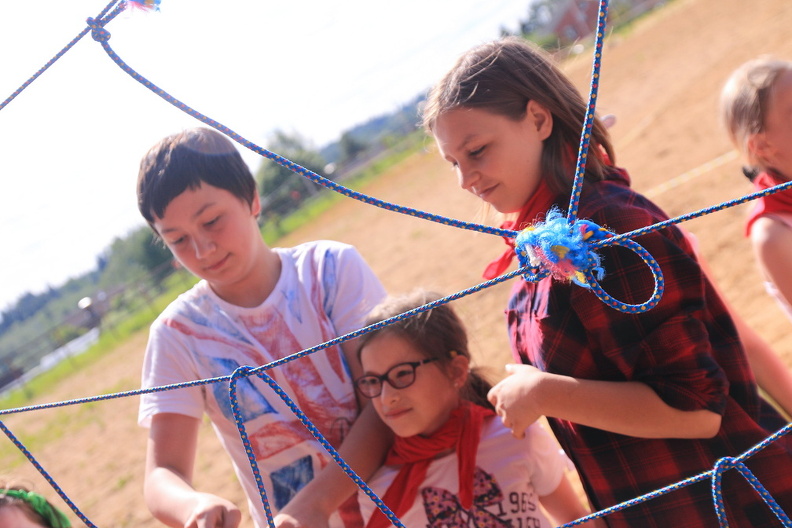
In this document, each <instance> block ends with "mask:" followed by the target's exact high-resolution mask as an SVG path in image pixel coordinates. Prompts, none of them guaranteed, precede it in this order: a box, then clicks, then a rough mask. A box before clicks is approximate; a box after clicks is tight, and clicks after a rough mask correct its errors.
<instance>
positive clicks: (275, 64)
mask: <svg viewBox="0 0 792 528" xmlns="http://www.w3.org/2000/svg"><path fill="white" fill-rule="evenodd" d="M528 4H529V0H435V1H429V2H427V1H425V0H420V1H419V0H400V1H399V2H390V1H388V2H386V1H380V0H344V1H343V2H332V3H331V2H326V1H320V0H304V1H299V0H290V1H288V2H269V1H265V0H223V1H222V2H218V1H217V0H213V1H211V2H210V1H208V0H162V4H161V10H160V12H154V13H145V12H141V11H137V10H136V11H132V12H126V13H123V14H121V15H120V16H119V17H118V18H116V19H115V20H113V21H111V22H110V23H109V24H108V26H107V29H108V30H109V31H110V33H111V35H112V36H111V39H110V41H109V42H110V45H111V46H112V47H113V49H114V50H115V51H116V53H118V55H120V56H121V58H122V59H124V60H125V61H126V62H127V63H129V64H130V66H132V67H133V68H135V69H136V70H137V71H138V72H139V73H141V74H142V75H144V76H145V77H147V78H148V79H149V80H151V81H152V82H153V83H155V84H157V85H158V86H160V87H161V88H163V89H165V90H166V91H168V92H169V93H171V94H172V95H173V96H175V97H176V98H179V99H181V100H182V101H183V102H185V103H186V104H188V105H190V106H192V107H193V108H195V109H196V110H198V111H200V112H202V113H204V114H206V115H208V116H209V117H212V118H214V119H216V120H217V121H219V122H221V123H223V124H225V125H226V126H228V127H229V128H231V129H233V130H235V131H236V132H238V133H239V134H241V135H242V136H244V137H246V138H248V139H249V140H251V141H253V142H255V143H258V144H259V145H262V146H264V145H266V142H267V137H268V136H269V134H271V132H272V131H273V130H276V129H281V130H285V131H288V132H297V133H299V134H301V135H302V136H303V137H305V138H306V139H308V140H309V141H311V142H312V143H313V144H314V145H315V146H317V147H321V146H323V145H325V144H326V143H328V142H331V141H333V140H336V139H337V138H338V137H339V135H340V134H341V133H342V132H343V131H344V130H346V129H348V128H350V127H352V126H354V125H356V124H359V123H362V122H364V121H366V120H368V119H369V118H370V117H374V116H376V115H380V114H382V113H385V112H390V111H392V110H395V109H396V108H398V107H399V106H400V105H402V104H403V103H405V102H407V101H409V100H411V99H412V98H413V97H414V96H416V95H418V94H419V93H420V92H422V91H424V90H425V89H426V88H428V87H429V86H430V85H431V84H432V83H433V82H434V81H435V80H436V79H437V78H438V77H439V76H440V75H441V74H442V73H443V72H444V71H445V69H446V68H447V67H448V66H450V64H451V62H452V61H453V60H454V58H455V57H456V56H457V55H458V54H459V53H461V52H462V51H464V50H465V49H467V48H468V47H470V46H472V45H474V44H477V43H479V42H482V41H485V40H489V39H491V38H496V37H497V36H498V31H499V28H500V27H507V28H511V29H513V28H516V27H517V23H518V21H519V19H520V18H523V17H524V16H525V15H526V13H527V11H528ZM105 5H106V2H104V1H103V0H70V1H68V2H64V1H61V0H57V1H56V0H44V1H43V2H23V1H16V2H8V3H7V4H6V5H4V6H3V16H2V17H0V50H2V51H0V71H1V72H2V76H0V100H4V99H5V98H6V97H8V96H9V95H10V94H11V93H12V92H13V91H14V90H15V89H16V88H17V87H19V86H20V85H21V84H22V83H23V82H24V81H25V80H26V79H28V78H29V77H30V76H31V75H32V74H33V73H34V72H35V71H36V70H38V69H39V68H40V67H41V66H43V65H44V64H45V63H46V62H47V61H48V60H49V59H50V58H52V57H53V56H54V55H55V53H56V52H57V51H59V50H60V49H61V48H62V47H64V46H65V45H66V44H67V43H68V42H69V41H70V40H71V39H72V38H74V37H75V36H76V35H77V34H78V33H79V32H80V31H81V30H82V29H83V28H84V27H85V19H86V18H87V17H92V16H95V15H97V14H98V13H99V12H100V11H101V10H102V9H103V8H104V6H105ZM199 124H200V123H199V122H198V121H196V120H195V119H193V118H191V117H189V116H187V115H186V114H183V113H182V112H180V111H179V110H177V109H175V108H174V107H172V106H170V105H169V104H167V103H166V102H164V101H163V100H161V99H160V98H158V97H157V96H155V95H154V94H153V93H151V92H149V91H148V90H146V89H145V88H143V87H142V86H141V85H139V84H138V83H136V82H135V81H133V80H132V79H131V78H130V77H128V76H127V75H126V74H125V73H124V72H122V70H121V69H120V68H118V66H116V65H115V64H114V63H113V62H112V61H111V60H110V58H109V57H107V55H106V54H105V53H104V51H103V50H102V48H101V46H100V45H99V44H98V43H97V42H94V41H93V40H92V39H91V38H90V35H89V36H86V37H85V38H83V39H82V40H81V41H80V42H79V43H78V44H77V45H76V46H75V47H74V48H73V49H72V50H71V51H70V52H69V53H67V54H66V55H64V56H63V57H62V58H61V59H60V60H59V61H58V62H56V63H55V65H54V66H53V67H52V68H50V69H49V70H48V71H47V72H45V73H44V74H43V75H42V76H41V77H40V78H39V79H38V80H37V81H36V82H34V83H33V84H32V85H31V86H29V87H28V88H27V89H26V90H25V91H24V92H22V94H21V95H19V96H18V97H17V98H16V99H15V100H14V101H12V102H11V103H10V104H9V105H8V106H7V107H6V108H5V109H3V110H2V111H0V144H2V145H3V148H2V156H0V177H1V178H2V181H3V191H2V192H0V225H2V229H0V246H1V247H2V248H3V250H2V260H3V266H2V271H3V274H2V279H0V309H2V308H3V307H5V306H7V305H9V304H10V303H12V302H14V301H15V300H16V299H17V298H18V297H19V295H21V294H23V293H24V292H26V291H32V292H34V293H37V292H40V291H42V290H43V289H44V288H46V287H47V285H52V286H59V285H60V284H62V283H63V282H64V281H65V280H67V279H68V278H69V277H73V276H77V275H80V274H82V273H84V272H86V271H88V270H89V269H92V268H93V267H94V266H95V262H96V256H97V255H98V254H99V253H100V252H101V251H103V250H104V249H105V248H106V247H108V246H109V244H110V243H111V242H112V240H113V239H114V238H116V237H118V236H124V235H125V234H126V233H128V232H129V231H130V230H131V229H134V228H137V227H138V226H140V225H142V224H143V222H142V220H141V219H140V217H139V214H138V212H137V209H136V205H135V192H134V188H135V187H134V184H135V177H136V173H137V165H138V161H139V160H140V157H141V156H142V154H143V153H144V152H145V151H146V150H147V149H148V147H149V146H150V145H151V144H153V143H154V142H155V141H157V140H158V139H159V138H161V137H163V136H165V135H168V134H171V133H173V132H176V131H178V130H181V129H183V128H187V127H192V126H197V125H199ZM243 155H244V156H245V159H246V160H247V161H248V163H249V164H250V165H251V167H252V168H253V169H254V170H255V169H256V167H257V166H258V164H259V161H260V159H259V158H258V156H256V155H255V154H253V153H249V152H247V151H246V152H243Z"/></svg>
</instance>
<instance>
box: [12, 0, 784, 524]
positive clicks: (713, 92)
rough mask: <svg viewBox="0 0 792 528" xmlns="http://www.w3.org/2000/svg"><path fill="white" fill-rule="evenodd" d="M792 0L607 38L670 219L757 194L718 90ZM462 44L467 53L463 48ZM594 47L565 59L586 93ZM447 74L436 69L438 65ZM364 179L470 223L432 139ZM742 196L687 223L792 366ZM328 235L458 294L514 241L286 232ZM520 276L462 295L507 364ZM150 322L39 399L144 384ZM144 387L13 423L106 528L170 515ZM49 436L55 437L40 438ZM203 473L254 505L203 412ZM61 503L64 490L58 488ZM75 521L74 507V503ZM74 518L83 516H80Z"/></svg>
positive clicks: (25, 474)
mask: <svg viewBox="0 0 792 528" xmlns="http://www.w3.org/2000/svg"><path fill="white" fill-rule="evenodd" d="M789 27H792V3H790V2H789V1H788V0H761V1H758V2H751V3H750V5H749V4H748V3H745V2H741V1H739V0H675V1H674V2H671V3H670V5H669V6H667V7H665V8H664V9H663V10H661V11H660V12H658V13H657V14H656V15H655V16H653V17H651V18H649V19H647V20H646V21H644V22H642V23H639V24H636V25H635V26H634V27H633V28H632V29H631V30H630V31H628V32H626V33H625V34H622V35H619V36H613V37H611V38H609V40H608V42H607V43H606V45H605V48H604V59H603V66H602V77H601V81H602V82H601V88H600V96H599V103H598V110H599V113H600V114H605V113H614V114H616V115H617V116H618V123H617V124H616V126H615V127H614V128H613V129H612V133H613V137H614V142H615V146H616V150H617V154H618V159H617V162H618V163H619V164H620V165H622V166H624V167H626V168H628V170H629V171H630V172H631V174H632V176H633V179H634V187H635V188H637V189H638V190H640V191H642V192H644V193H646V194H648V195H649V196H650V197H652V198H653V199H654V200H656V201H657V202H658V203H659V204H660V205H661V206H662V207H663V208H665V209H666V210H667V212H668V213H669V214H671V215H672V216H675V215H679V214H683V213H687V212H690V211H694V210H697V209H700V208H703V207H706V206H709V205H712V204H715V203H718V202H721V201H724V200H728V199H732V198H736V197H739V196H741V195H743V194H746V193H747V192H749V190H750V187H749V185H748V183H747V181H745V180H744V179H743V178H742V176H741V175H740V171H739V167H740V163H739V160H738V159H737V158H736V156H734V155H733V154H732V153H731V149H730V146H729V144H728V141H727V139H726V136H725V134H724V132H723V131H722V129H721V128H720V125H719V124H718V121H717V116H716V107H717V93H718V91H719V89H720V86H721V84H722V83H723V81H724V79H725V78H726V76H727V75H728V73H729V72H730V71H731V70H732V69H733V68H734V67H735V66H737V65H738V64H740V63H741V62H743V61H745V60H747V59H749V58H751V57H753V56H755V55H758V54H760V53H772V54H775V55H778V56H781V57H784V58H792V39H790V38H789V30H788V28H789ZM460 51H462V50H460ZM590 69H591V57H590V55H589V54H588V52H586V53H584V54H583V55H581V56H579V57H578V58H576V59H575V60H572V61H571V62H570V63H569V64H568V66H567V70H568V72H569V73H570V75H571V76H572V78H573V79H575V81H576V82H577V83H578V85H579V86H580V88H581V90H582V91H583V92H584V93H587V92H588V85H589V80H588V77H589V75H590ZM440 73H441V72H438V75H439V74H440ZM364 191H365V192H367V193H369V194H372V195H374V196H377V197H379V198H382V199H384V200H388V201H392V202H395V203H399V204H402V205H407V206H411V207H416V208H419V209H422V210H426V211H431V212H434V213H437V214H441V215H446V216H450V217H454V218H458V219H461V220H469V221H475V220H478V219H480V218H479V217H477V213H476V212H477V210H478V209H477V207H478V205H477V204H476V201H475V199H474V198H473V197H470V196H467V195H466V194H465V193H463V192H462V191H460V190H459V189H458V188H457V187H456V185H455V182H454V178H453V176H452V174H451V171H450V168H449V167H448V166H447V164H446V163H444V162H441V161H440V160H439V157H438V156H437V155H436V154H435V153H434V152H433V151H432V149H431V143H430V142H429V141H427V152H425V153H422V154H419V155H416V156H414V157H412V158H410V159H409V160H407V161H406V162H404V163H403V164H401V165H399V166H398V167H397V168H395V169H394V170H393V171H392V172H390V173H389V174H388V176H387V177H385V178H382V179H381V180H380V181H378V182H376V183H374V184H372V185H371V186H369V187H367V188H366V189H364ZM747 207H748V206H747V205H743V206H739V207H735V208H732V209H728V210H726V211H722V212H718V213H716V214H713V215H709V216H707V217H704V218H701V219H697V220H694V221H691V222H687V223H686V224H685V227H686V228H687V229H689V230H690V231H692V232H693V233H695V234H696V235H697V236H698V238H699V240H700V243H701V248H702V252H703V254H704V255H705V257H706V258H707V259H708V261H709V262H710V266H711V268H712V269H713V270H714V273H715V276H716V277H717V279H718V281H719V283H720V285H721V287H722V288H723V290H724V291H725V294H726V296H727V298H728V299H729V300H730V301H731V302H732V303H733V304H734V306H735V308H736V310H737V311H738V312H739V313H740V314H741V315H742V316H743V317H744V318H746V319H747V320H748V321H749V323H751V324H752V325H753V326H754V327H755V328H756V329H757V330H758V331H759V332H760V333H761V334H762V335H763V336H764V337H765V338H766V339H767V340H768V341H770V342H771V343H772V344H773V345H774V346H775V347H776V350H777V351H778V353H779V354H781V355H782V356H783V357H784V358H785V360H786V361H787V363H790V364H792V335H790V332H789V329H790V322H789V321H788V320H786V319H785V318H784V316H783V314H782V313H781V312H780V310H779V309H778V308H777V307H776V306H775V305H774V303H773V302H772V300H771V299H770V298H769V297H768V296H767V294H765V292H764V290H763V289H762V287H761V286H760V281H759V276H758V274H757V272H756V270H755V264H754V261H753V257H752V254H751V251H750V247H749V245H748V243H747V241H746V240H745V239H744V238H743V237H742V219H743V217H744V215H745V212H746V210H747ZM318 238H328V239H335V240H341V241H344V242H349V243H352V244H354V245H356V246H357V247H358V248H359V249H360V251H361V252H362V253H363V255H364V257H365V258H366V259H367V260H368V261H369V263H370V264H371V265H372V266H373V268H374V269H375V271H376V272H377V273H378V274H379V276H380V277H381V278H382V280H383V282H384V283H385V285H386V287H387V288H388V289H389V290H390V291H391V292H394V293H399V292H405V291H408V290H410V289H412V288H414V287H417V286H421V287H424V288H429V289H434V290H437V291H439V292H442V293H452V292H456V291H459V290H463V289H465V288H469V287H472V286H474V285H476V284H478V283H479V282H480V280H481V278H480V277H481V270H482V269H483V267H484V265H485V264H486V263H487V262H488V261H489V260H490V259H491V258H493V257H495V256H497V255H498V254H499V253H500V252H501V251H502V250H503V249H504V248H505V246H504V245H503V244H502V242H501V240H500V239H498V238H496V237H494V236H491V235H484V234H478V233H474V232H471V231H465V230H460V229H455V228H451V227H447V226H443V225H439V224H434V223H430V222H427V221H423V220H418V219H415V218H412V217H407V216H403V215H399V214H397V213H393V212H389V211H384V210H381V209H377V208H374V207H371V206H367V205H364V204H361V203H359V202H355V201H353V200H345V201H343V202H342V203H341V204H340V205H339V206H337V207H336V208H334V209H333V210H332V211H330V212H329V213H327V214H326V215H325V216H323V217H322V218H321V219H320V220H319V221H317V222H316V223H315V225H312V226H311V227H310V228H306V229H303V230H301V231H299V232H297V233H294V234H293V235H291V236H290V237H289V238H288V239H287V240H286V241H285V242H284V245H292V244H296V243H299V242H302V241H306V240H311V239H318ZM508 288H509V284H502V285H498V286H496V287H493V288H490V289H488V290H485V291H483V292H480V293H476V294H475V295H472V296H469V297H465V298H463V299H460V300H459V301H456V302H455V304H454V306H455V307H456V308H457V309H458V311H459V312H460V313H461V315H462V317H463V318H464V319H465V321H466V322H467V324H468V326H469V329H470V333H471V337H472V340H473V345H474V353H475V355H476V358H477V359H478V361H479V362H481V363H482V364H486V365H489V366H491V367H492V369H493V372H494V374H495V375H496V376H499V375H500V374H501V373H502V365H503V364H504V363H505V362H507V361H508V360H509V357H510V355H509V352H508V343H507V341H506V336H505V332H504V324H503V307H504V305H505V302H506V297H507V294H508ZM145 340H146V333H145V332H143V333H141V334H139V335H136V336H134V338H132V339H131V340H130V341H129V342H127V343H125V344H124V345H123V346H120V347H118V349H117V350H116V351H114V352H113V353H111V354H109V355H108V356H107V357H105V358H104V359H103V360H102V361H101V362H99V363H98V364H96V365H94V366H93V367H91V368H89V369H87V370H85V371H83V372H80V373H78V374H76V375H75V376H74V377H73V378H72V379H70V380H69V381H68V383H64V384H63V385H61V386H58V387H53V390H52V393H51V394H49V395H48V396H47V397H46V398H45V400H44V401H47V402H50V401H62V400H69V399H72V398H79V397H87V396H93V395H97V394H107V393H114V392H118V391H124V390H131V389H135V388H137V387H138V384H139V373H140V367H141V362H142V354H143V350H144V346H145ZM137 403H138V399H137V397H128V398H121V399H113V400H107V401H101V402H97V403H91V404H83V405H74V406H68V407H60V408H56V409H47V410H39V411H35V412H27V413H21V414H15V415H10V416H7V417H5V418H6V419H5V420H4V421H3V422H4V424H5V425H6V426H7V427H9V428H10V429H11V431H12V432H13V433H14V434H15V435H17V436H18V437H19V438H20V439H21V441H22V442H23V443H25V445H26V446H27V447H28V449H30V451H31V452H32V453H33V455H34V456H35V457H36V458H37V459H38V460H39V462H40V463H41V464H42V465H43V466H44V468H46V470H47V471H48V472H49V473H50V475H51V476H52V477H53V478H54V479H55V480H56V481H57V482H58V483H59V484H60V485H61V487H62V488H63V490H64V491H65V492H66V494H68V495H69V497H71V498H72V499H73V500H74V501H75V502H76V504H77V505H78V507H79V508H81V509H82V511H83V512H84V513H85V514H86V515H87V516H88V518H89V519H91V521H92V522H93V523H94V524H96V525H97V526H99V527H102V528H114V527H129V526H134V527H154V526H160V524H159V523H157V522H155V521H153V520H152V519H151V517H150V515H149V514H148V512H147V510H146V508H145V506H144V504H143V500H142V494H141V490H142V473H143V461H144V447H145V441H146V439H145V432H144V431H143V430H141V429H140V428H138V427H137V425H136V409H137ZM44 439H46V440H44ZM0 467H2V468H3V472H4V473H7V474H11V475H15V476H17V477H21V478H23V479H25V480H26V482H27V483H28V485H31V486H33V487H34V488H35V489H37V490H39V491H41V492H43V493H44V494H45V495H47V496H48V497H51V498H55V493H54V491H52V490H51V488H50V487H49V485H48V484H47V483H46V482H45V481H44V480H43V479H42V478H41V477H40V476H39V475H38V473H37V472H36V470H35V469H34V468H33V466H32V465H31V464H30V463H29V462H28V461H27V460H26V459H25V458H24V457H23V456H22V455H21V454H20V453H19V452H18V451H17V450H16V448H15V447H14V446H13V445H11V443H10V442H6V443H5V444H4V445H3V446H2V447H0ZM196 484H197V485H198V486H199V487H200V488H202V489H205V490H207V491H213V492H216V493H219V494H222V495H224V496H226V497H228V498H230V499H232V500H236V501H238V502H239V503H240V504H243V503H244V501H243V498H242V492H241V490H240V489H239V486H238V484H237V483H236V481H235V478H234V476H233V474H232V471H231V469H230V465H229V463H228V461H227V458H226V456H225V454H224V453H223V451H222V450H221V448H220V447H219V444H218V442H217V441H216V439H215V438H214V436H213V433H212V432H211V429H210V428H209V426H208V425H205V427H204V428H203V430H202V437H201V453H200V457H199V460H198V466H197V477H196ZM56 500H57V498H56ZM72 518H73V516H72ZM78 525H79V523H78Z"/></svg>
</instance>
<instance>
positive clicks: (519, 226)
mask: <svg viewBox="0 0 792 528" xmlns="http://www.w3.org/2000/svg"><path fill="white" fill-rule="evenodd" d="M554 199H555V195H554V194H553V193H552V191H550V187H548V186H547V184H546V183H545V181H544V178H542V179H541V180H539V185H538V186H537V188H536V191H535V192H534V193H533V194H532V195H531V197H530V198H529V199H528V202H527V203H526V204H525V205H524V206H523V208H522V209H520V212H519V213H518V214H517V218H516V219H515V220H508V221H506V222H503V223H502V224H501V225H500V228H501V229H509V230H511V231H522V230H523V229H525V228H526V227H528V226H529V225H531V224H533V223H534V222H536V221H537V217H538V216H539V215H540V214H541V215H543V214H545V213H546V212H547V210H548V209H550V206H551V205H553V200H554ZM503 241H504V242H506V245H507V246H509V249H507V250H506V251H505V252H504V253H503V254H502V255H501V256H500V257H498V258H496V259H495V260H493V261H492V262H490V263H489V264H488V265H487V267H486V268H485V269H484V273H483V274H482V275H483V277H484V278H485V279H487V280H490V279H494V278H495V277H497V276H498V275H501V274H502V273H503V272H504V271H506V270H507V269H508V268H509V265H510V264H511V261H512V259H513V258H514V256H515V255H514V239H513V238H510V237H503Z"/></svg>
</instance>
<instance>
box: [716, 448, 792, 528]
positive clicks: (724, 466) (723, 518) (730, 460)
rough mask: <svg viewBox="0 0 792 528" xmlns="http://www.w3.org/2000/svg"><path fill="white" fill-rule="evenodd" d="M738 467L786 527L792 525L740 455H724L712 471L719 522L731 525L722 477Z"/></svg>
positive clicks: (723, 525) (726, 525) (791, 521)
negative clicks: (724, 499) (725, 502)
mask: <svg viewBox="0 0 792 528" xmlns="http://www.w3.org/2000/svg"><path fill="white" fill-rule="evenodd" d="M730 469H736V470H737V471H738V472H739V473H740V474H741V475H742V476H743V477H744V478H745V480H747V481H748V483H749V484H750V485H751V487H752V488H753V489H754V491H756V493H757V494H758V495H759V496H760V497H761V498H762V500H763V501H764V502H765V504H767V506H768V507H769V508H770V510H772V512H773V513H774V514H775V516H776V517H777V518H778V520H779V521H781V524H782V525H783V526H785V527H789V526H792V520H790V519H789V516H788V515H787V514H786V513H785V512H784V510H783V509H782V508H781V507H780V506H779V505H778V503H777V502H776V500H775V499H774V498H773V496H772V495H770V493H769V492H768V491H767V489H765V487H764V486H763V485H762V483H761V482H759V479H758V478H756V476H755V475H754V474H753V472H751V470H750V469H748V466H746V465H745V463H744V462H743V461H742V460H741V459H740V458H739V457H736V458H735V457H723V458H721V459H719V460H718V461H717V462H715V467H714V468H713V471H712V501H713V502H714V504H715V513H716V514H717V515H718V523H719V524H720V527H721V528H728V527H729V520H728V517H727V515H726V506H725V504H724V502H723V490H722V487H721V479H722V477H723V473H724V472H726V471H728V470H730Z"/></svg>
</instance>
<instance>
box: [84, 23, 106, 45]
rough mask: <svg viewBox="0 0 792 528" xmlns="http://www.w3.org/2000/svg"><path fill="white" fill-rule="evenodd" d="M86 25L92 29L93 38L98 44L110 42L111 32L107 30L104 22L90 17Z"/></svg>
mask: <svg viewBox="0 0 792 528" xmlns="http://www.w3.org/2000/svg"><path fill="white" fill-rule="evenodd" d="M85 23H86V24H88V27H89V28H91V37H92V38H93V39H94V40H95V41H96V42H107V41H108V40H110V32H109V31H107V30H106V29H105V27H104V22H103V21H101V20H97V19H95V18H93V17H88V19H87V20H86V21H85Z"/></svg>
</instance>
